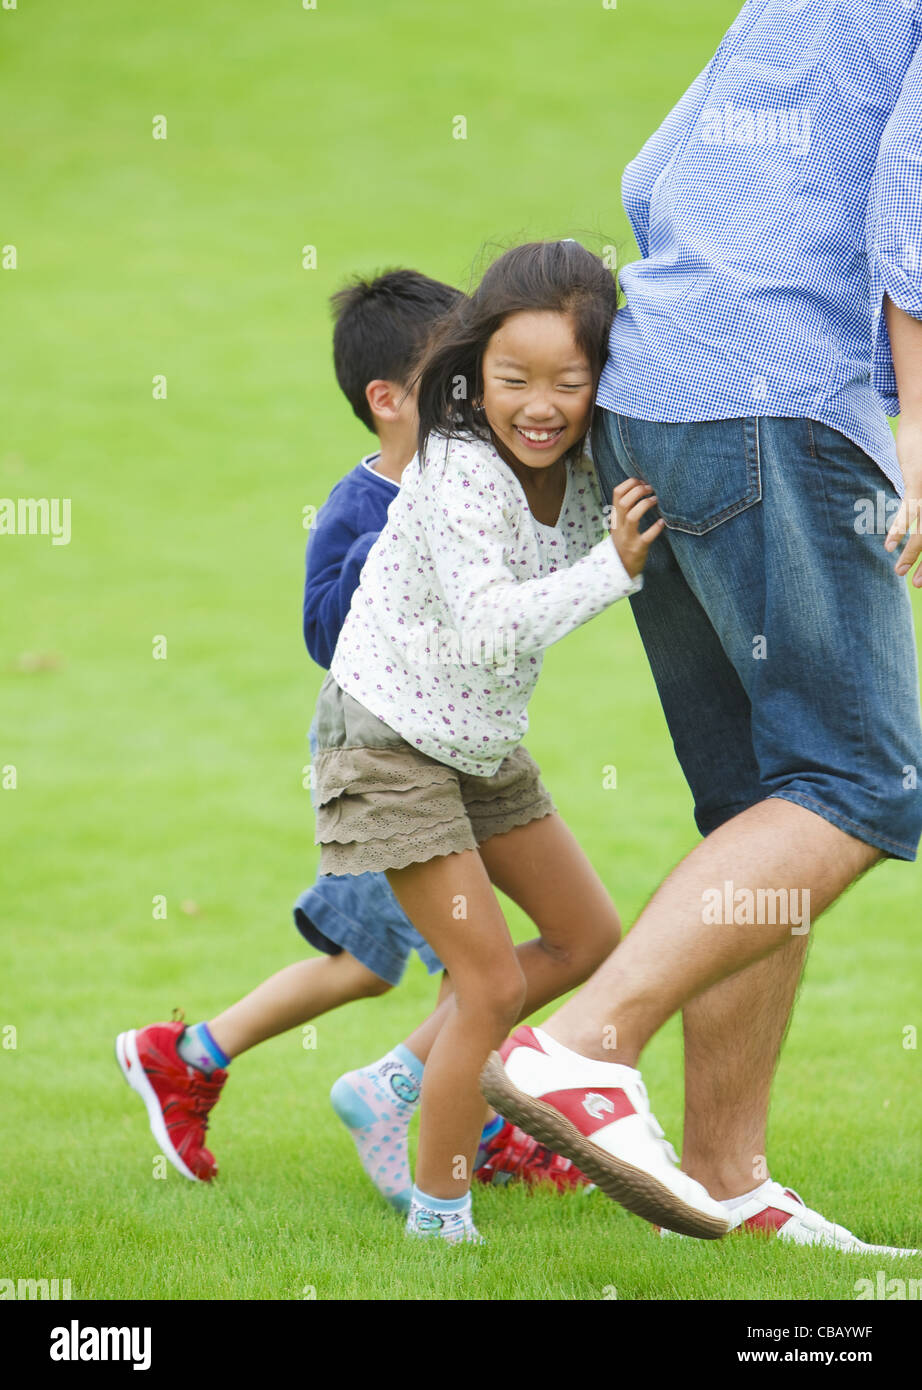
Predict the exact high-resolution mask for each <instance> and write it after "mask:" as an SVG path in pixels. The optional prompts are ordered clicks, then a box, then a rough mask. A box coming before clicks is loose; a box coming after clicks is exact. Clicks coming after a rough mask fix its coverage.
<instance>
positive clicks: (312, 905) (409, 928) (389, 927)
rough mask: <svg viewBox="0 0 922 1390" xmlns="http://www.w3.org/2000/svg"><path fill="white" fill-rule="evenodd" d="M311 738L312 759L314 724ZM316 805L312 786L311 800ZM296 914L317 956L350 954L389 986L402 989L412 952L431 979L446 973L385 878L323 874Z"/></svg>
mask: <svg viewBox="0 0 922 1390" xmlns="http://www.w3.org/2000/svg"><path fill="white" fill-rule="evenodd" d="M315 722H316V721H315ZM309 738H310V749H311V756H312V757H313V755H314V754H315V753H316V751H317V731H316V728H315V727H314V725H311V731H310V735H309ZM315 800H316V798H315V796H314V788H313V785H312V786H311V801H312V802H314V801H315ZM293 911H294V919H295V926H296V927H297V928H298V931H299V932H300V933H301V935H302V936H303V937H304V938H305V939H306V940H307V941H309V942H310V944H311V945H312V946H314V947H316V949H317V950H318V951H324V952H325V953H326V954H327V955H328V956H338V955H339V954H340V953H341V952H342V951H348V952H349V954H350V955H351V956H354V957H355V959H356V960H357V961H359V962H360V963H361V964H362V965H364V966H365V968H366V969H367V970H371V971H372V972H373V973H374V974H375V975H377V976H379V977H380V979H382V980H386V981H387V983H388V984H390V985H399V984H400V980H401V978H402V976H403V972H404V970H405V969H406V964H407V961H408V960H409V958H410V953H411V951H415V952H416V953H417V955H418V956H419V958H420V960H421V961H422V963H423V965H425V967H426V969H427V970H428V971H429V974H430V975H435V974H437V973H438V972H439V971H440V970H441V969H442V962H441V961H440V960H439V958H438V956H437V955H436V953H435V951H433V949H432V947H431V946H430V945H429V943H428V942H427V941H426V940H425V939H424V938H423V937H422V936H420V934H419V932H418V931H417V930H416V928H415V927H414V926H413V923H412V922H411V921H410V919H409V917H408V916H407V915H406V913H405V912H404V910H403V908H402V907H401V906H400V904H399V903H398V901H397V899H396V898H395V897H394V893H393V889H392V888H391V885H390V884H389V883H388V881H387V876H386V875H385V874H371V873H368V874H326V875H319V876H318V878H317V881H316V883H315V884H314V886H313V887H312V888H308V889H306V890H305V891H304V892H303V893H302V894H301V896H300V897H299V898H298V900H297V902H296V903H295V905H294V909H293Z"/></svg>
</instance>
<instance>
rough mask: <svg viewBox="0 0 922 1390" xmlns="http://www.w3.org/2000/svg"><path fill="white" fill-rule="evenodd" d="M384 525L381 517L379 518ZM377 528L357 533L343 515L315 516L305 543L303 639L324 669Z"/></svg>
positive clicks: (331, 657) (328, 666)
mask: <svg viewBox="0 0 922 1390" xmlns="http://www.w3.org/2000/svg"><path fill="white" fill-rule="evenodd" d="M382 525H383V519H382ZM379 534H380V532H379V531H364V532H362V533H361V534H359V535H358V536H357V535H356V534H355V528H354V525H352V526H350V524H349V522H348V520H347V518H346V517H344V516H342V515H340V516H337V517H335V518H330V520H329V522H328V523H327V524H326V525H322V524H321V520H320V517H318V519H317V529H316V530H315V532H314V534H313V536H311V539H310V541H309V542H308V546H307V557H306V561H305V569H306V574H305V579H304V641H305V642H306V644H307V650H308V651H309V652H310V654H311V656H312V657H313V659H314V660H315V661H316V662H317V664H318V666H324V667H326V669H327V670H329V668H330V663H331V661H332V660H333V652H334V651H335V649H336V643H337V640H338V638H339V633H340V629H341V628H342V625H343V623H344V622H345V621H346V614H347V613H348V612H349V605H350V604H351V602H352V595H353V594H354V593H355V590H356V589H357V588H358V583H359V579H360V577H361V573H362V566H363V565H364V563H365V559H366V557H367V555H368V552H369V550H370V549H371V547H372V546H373V545H374V543H375V541H376V540H377V539H378V536H379Z"/></svg>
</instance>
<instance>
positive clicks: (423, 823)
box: [313, 675, 557, 874]
mask: <svg viewBox="0 0 922 1390" xmlns="http://www.w3.org/2000/svg"><path fill="white" fill-rule="evenodd" d="M314 733H315V734H316V737H317V749H316V752H315V753H314V758H313V769H314V796H315V807H316V817H317V833H316V837H315V839H316V843H317V844H318V845H320V846H321V852H320V872H321V874H363V873H368V872H372V873H382V872H384V870H386V869H403V868H406V866H407V865H408V864H418V863H422V862H423V861H424V860H426V859H432V858H434V857H435V856H436V855H440V854H457V853H458V852H459V851H461V850H465V849H476V848H477V846H478V845H479V844H481V843H482V842H483V841H484V840H489V839H490V838H491V837H492V836H493V835H502V834H504V833H505V832H506V831H507V830H512V829H513V828H514V827H515V826H517V825H527V824H528V822H529V821H533V820H538V819H539V818H540V817H542V816H548V815H550V814H551V813H552V812H553V811H555V810H556V809H557V808H556V807H555V805H554V803H553V801H552V800H551V797H550V794H549V793H548V791H547V789H546V788H545V787H544V786H543V784H542V782H541V773H540V769H539V768H538V765H537V763H536V762H535V761H534V759H533V758H532V757H531V756H530V754H528V753H527V752H526V751H525V749H524V748H523V747H522V746H521V744H520V745H519V747H518V748H516V749H514V750H513V751H512V753H510V754H509V756H508V757H506V758H504V759H503V761H502V763H501V764H500V766H499V769H498V770H497V771H496V772H495V773H494V774H493V776H492V777H474V776H471V775H470V774H469V773H466V772H460V771H458V770H457V769H456V768H452V767H448V766H446V764H445V763H440V762H437V761H436V759H435V758H430V757H428V756H427V755H426V754H425V753H420V752H419V751H418V749H416V748H414V747H412V745H411V744H409V743H407V741H406V739H403V738H401V737H400V735H399V734H398V733H396V732H395V731H394V730H393V729H392V728H391V727H390V726H389V725H388V724H385V723H384V722H383V720H381V719H379V718H378V717H377V715H374V714H372V713H370V711H369V710H367V709H366V708H365V707H364V705H360V704H359V702H358V701H357V700H354V699H353V698H352V696H351V695H347V694H346V693H345V692H344V691H343V690H341V689H340V688H339V686H338V685H337V684H336V682H335V680H334V679H333V677H332V676H331V675H328V676H327V678H326V680H325V681H324V683H323V686H322V688H321V691H320V696H319V699H318V701H317V712H316V715H315V718H314Z"/></svg>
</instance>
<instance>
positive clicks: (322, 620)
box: [116, 270, 460, 1200]
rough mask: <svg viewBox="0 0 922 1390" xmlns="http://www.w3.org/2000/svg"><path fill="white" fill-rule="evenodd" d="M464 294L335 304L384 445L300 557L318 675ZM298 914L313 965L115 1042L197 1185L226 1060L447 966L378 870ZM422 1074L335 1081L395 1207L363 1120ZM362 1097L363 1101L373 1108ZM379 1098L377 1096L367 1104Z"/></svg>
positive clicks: (343, 349) (377, 292)
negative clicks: (412, 959)
mask: <svg viewBox="0 0 922 1390" xmlns="http://www.w3.org/2000/svg"><path fill="white" fill-rule="evenodd" d="M459 298H460V295H459V292H458V291H457V290H454V289H452V288H451V287H450V286H448V285H444V284H441V283H440V282H439V281H436V280H431V279H429V278H428V277H427V276H425V275H420V274H418V273H417V272H416V271H411V270H395V271H391V272H389V273H387V274H385V275H381V276H379V277H378V278H377V279H375V280H373V281H370V282H364V281H361V280H359V281H357V282H356V283H354V284H353V285H351V286H349V287H348V288H346V289H343V290H341V291H339V293H338V294H335V295H334V296H333V298H332V301H331V303H332V306H333V310H334V314H335V316H336V327H335V330H334V335H333V356H334V366H335V370H336V377H337V381H338V382H339V385H340V387H341V389H342V390H343V393H344V394H345V396H346V398H347V399H348V401H349V403H350V405H351V406H352V408H353V411H354V412H355V414H356V415H357V416H358V418H359V419H360V420H361V421H362V422H363V424H365V425H367V427H368V428H369V429H370V430H371V431H372V432H373V433H374V434H376V435H377V436H378V441H379V446H380V447H379V449H378V450H377V451H376V452H374V453H372V454H369V455H367V456H366V457H365V458H363V459H362V460H361V462H360V463H359V464H358V465H357V466H356V467H355V468H354V469H353V470H352V471H351V473H348V474H347V475H346V476H345V477H344V478H343V479H341V480H340V482H338V483H337V484H336V486H335V487H334V488H333V490H332V492H331V494H330V496H329V498H328V500H327V502H326V504H325V505H324V506H323V507H322V508H321V510H320V512H319V513H318V516H317V520H316V523H315V526H314V530H313V534H312V536H311V539H310V542H309V544H308V547H307V562H306V579H305V587H304V608H303V626H304V638H305V642H306V644H307V648H308V651H309V652H310V654H311V656H312V657H313V658H314V660H315V661H317V662H318V663H319V664H320V665H321V666H324V667H328V666H329V664H330V661H331V659H332V655H333V650H334V648H335V646H336V639H337V637H338V635H339V629H340V627H341V626H342V624H343V621H344V620H345V617H346V614H347V612H348V611H349V604H350V602H351V599H352V593H353V591H354V590H355V588H356V586H357V585H358V581H359V575H360V573H361V569H362V565H363V563H364V560H365V557H366V555H367V554H368V551H369V550H370V549H371V546H372V544H373V543H374V541H375V539H376V537H377V535H378V532H379V531H380V530H381V528H382V526H383V525H384V522H385V520H386V518H387V509H388V507H389V505H390V502H391V500H392V498H393V497H394V496H395V495H396V493H397V490H398V488H399V485H400V478H401V475H402V473H403V470H404V469H405V467H406V465H407V464H408V463H409V462H410V459H411V458H412V457H413V454H414V453H415V450H416V431H417V428H418V417H417V412H416V402H415V395H414V394H413V393H412V392H410V391H409V390H408V383H409V382H410V381H411V379H412V374H413V368H414V366H415V364H416V362H417V360H418V358H419V357H420V355H421V353H422V352H423V350H424V349H425V347H426V344H427V342H428V340H429V337H430V336H431V333H432V330H433V328H434V326H435V324H436V323H437V322H438V320H439V319H440V318H441V317H442V316H443V315H444V314H445V313H446V312H447V311H448V310H449V309H451V308H452V306H453V305H454V304H455V303H456V301H457V300H458V299H459ZM312 744H313V738H312ZM294 916H295V923H296V925H297V927H298V930H299V931H300V932H301V933H302V935H303V936H304V937H306V939H307V940H308V941H309V942H310V943H311V944H312V945H313V946H316V947H317V948H318V949H319V950H320V951H322V952H323V953H324V954H323V955H322V956H321V957H320V958H319V959H318V958H313V959H311V960H305V961H299V962H297V963H296V964H294V965H290V966H288V967H286V968H285V969H284V970H281V971H279V972H278V973H277V974H276V975H273V976H272V977H271V978H270V979H268V980H266V981H264V982H263V983H262V984H261V985H259V986H258V987H257V988H256V989H255V990H254V991H253V992H252V993H251V994H249V995H247V996H246V998H244V999H242V1000H240V1001H239V1002H238V1003H236V1004H234V1005H232V1006H231V1008H229V1009H227V1010H225V1011H224V1012H223V1013H222V1014H220V1015H219V1016H218V1017H217V1018H215V1019H212V1020H210V1021H208V1022H203V1023H199V1024H196V1025H194V1026H192V1027H185V1026H184V1024H183V1022H182V1021H181V1019H180V1020H174V1021H173V1022H172V1023H160V1024H152V1025H150V1026H148V1027H146V1028H142V1029H139V1030H137V1031H135V1030H131V1031H129V1032H126V1033H122V1034H121V1035H120V1036H119V1038H118V1041H117V1044H116V1055H117V1058H118V1061H119V1065H120V1066H121V1068H122V1072H123V1074H124V1076H125V1079H126V1080H127V1081H128V1083H129V1085H130V1086H131V1087H132V1088H133V1089H134V1090H136V1091H137V1092H138V1094H139V1095H140V1096H141V1097H142V1099H143V1100H144V1102H145V1105H146V1106H147V1110H148V1115H149V1118H150V1124H151V1130H152V1132H153V1134H154V1137H155V1138H156V1140H157V1142H158V1144H159V1145H160V1148H161V1149H162V1151H163V1153H164V1154H165V1155H166V1157H167V1158H168V1159H169V1160H170V1162H171V1163H172V1164H173V1166H174V1167H175V1168H177V1169H178V1171H179V1172H180V1173H182V1174H183V1175H184V1176H185V1177H187V1178H190V1179H192V1180H198V1181H203V1182H208V1181H210V1180H211V1179H212V1178H214V1177H215V1175H216V1173H217V1171H218V1170H217V1164H216V1162H215V1160H214V1157H213V1155H212V1154H211V1153H210V1151H209V1150H208V1149H207V1148H205V1146H204V1139H205V1130H206V1128H207V1123H208V1115H209V1113H210V1111H211V1109H212V1108H213V1106H214V1104H215V1102H216V1101H217V1100H218V1097H219V1095H220V1093H221V1090H222V1088H223V1086H224V1083H225V1081H226V1080H227V1070H226V1069H227V1067H228V1066H229V1064H230V1062H231V1060H232V1059H233V1058H235V1057H237V1056H239V1055H240V1053H242V1052H245V1051H247V1050H248V1049H249V1048H251V1047H253V1046H255V1045H256V1044H257V1043H259V1042H263V1041H265V1040H266V1039H268V1038H271V1037H275V1036H277V1035H278V1034H279V1033H282V1032H285V1031H287V1030H288V1029H290V1028H294V1027H296V1026H297V1025H298V1024H302V1023H306V1022H307V1021H308V1020H310V1019H312V1018H316V1017H317V1016H318V1014H321V1013H325V1012H327V1011H328V1010H330V1009H335V1008H338V1007H339V1006H340V1005H342V1004H346V1003H349V1002H350V1001H351V1000H354V999H364V998H368V997H370V996H373V995H379V994H385V993H387V992H388V991H389V990H390V989H391V988H392V987H393V986H394V985H396V984H398V983H399V981H400V977H401V975H402V973H403V970H404V967H405V965H406V962H407V958H408V957H409V954H410V951H411V950H414V949H415V950H417V951H418V953H419V955H420V957H421V958H422V960H423V961H424V963H425V964H426V966H427V968H428V970H429V972H430V974H431V973H434V972H436V971H439V970H441V963H440V961H439V960H438V959H437V958H436V956H435V955H434V953H433V952H432V951H431V950H430V948H429V947H428V946H427V945H426V943H425V941H423V939H422V937H420V936H419V935H418V933H417V932H416V931H415V930H414V928H413V927H412V925H411V924H410V922H409V921H408V920H407V918H406V917H405V915H404V914H403V912H402V911H401V910H400V908H399V907H398V905H397V902H396V899H395V898H394V897H393V894H392V893H391V890H390V888H389V886H388V883H387V880H386V878H385V877H384V875H383V874H366V875H363V876H362V877H361V878H355V877H345V876H344V877H343V878H329V877H327V878H323V879H318V881H317V882H316V883H315V884H314V886H313V887H312V888H310V889H308V890H307V891H306V892H305V893H303V894H302V895H301V897H300V898H299V899H298V901H297V903H296V905H295V909H294ZM371 923H373V924H374V930H373V931H371V930H369V925H368V924H371ZM421 1076H422V1063H421V1062H420V1061H419V1059H418V1058H416V1057H415V1056H414V1055H413V1054H412V1053H409V1052H408V1051H407V1050H406V1049H404V1048H400V1047H398V1048H397V1049H395V1051H394V1052H393V1053H389V1054H388V1056H387V1057H386V1058H382V1059H381V1062H380V1063H377V1064H374V1065H372V1066H371V1067H367V1068H364V1069H363V1071H362V1072H361V1073H351V1075H350V1079H351V1080H352V1086H350V1084H349V1079H346V1078H343V1080H342V1084H340V1083H338V1086H339V1094H340V1097H341V1102H340V1107H339V1108H340V1109H341V1108H343V1107H345V1108H347V1109H349V1112H350V1113H349V1116H348V1117H345V1118H346V1119H347V1123H349V1121H350V1120H352V1121H355V1123H352V1124H350V1129H351V1130H352V1132H353V1138H354V1139H355V1140H356V1144H357V1147H358V1148H359V1152H360V1156H361V1157H362V1160H363V1163H365V1164H366V1168H368V1167H369V1163H370V1164H371V1171H370V1176H372V1180H373V1181H375V1183H376V1185H377V1186H379V1189H380V1190H382V1191H383V1192H384V1195H385V1196H387V1197H388V1199H389V1200H395V1199H398V1200H399V1199H400V1197H401V1193H400V1192H399V1191H392V1190H391V1189H392V1184H390V1183H389V1181H388V1179H387V1177H386V1176H385V1175H384V1173H383V1172H382V1171H380V1170H382V1167H383V1168H384V1169H386V1167H387V1164H386V1161H385V1162H384V1164H383V1165H382V1162H381V1161H379V1159H377V1158H375V1157H373V1156H371V1155H367V1156H366V1154H365V1152H364V1150H365V1148H366V1147H367V1148H369V1149H371V1148H372V1147H374V1145H375V1144H376V1143H377V1134H376V1129H377V1126H376V1125H375V1123H374V1121H373V1120H371V1121H370V1120H369V1118H368V1117H369V1116H370V1115H371V1114H372V1112H374V1114H375V1115H376V1116H378V1115H381V1114H384V1115H386V1114H387V1111H388V1109H389V1108H390V1105H391V1101H392V1100H393V1101H394V1102H395V1103H396V1105H397V1107H398V1115H402V1114H404V1113H406V1115H407V1124H408V1123H409V1116H410V1115H411V1114H412V1111H413V1109H414V1108H415V1102H416V1099H417V1097H418V1093H419V1080H420V1078H421ZM359 1090H361V1091H362V1092H363V1094H364V1092H365V1091H366V1090H367V1091H368V1092H369V1094H368V1097H367V1099H363V1096H362V1095H360V1094H359ZM377 1090H381V1092H382V1094H381V1095H380V1096H378V1097H377V1100H375V1096H374V1095H373V1094H372V1092H375V1091H377ZM369 1102H371V1103H370V1104H369ZM369 1127H370V1128H371V1131H372V1132H371V1134H369V1135H367V1136H366V1135H365V1134H364V1131H365V1130H366V1129H368V1128H369ZM366 1138H367V1140H368V1142H367V1143H366V1142H365V1140H366Z"/></svg>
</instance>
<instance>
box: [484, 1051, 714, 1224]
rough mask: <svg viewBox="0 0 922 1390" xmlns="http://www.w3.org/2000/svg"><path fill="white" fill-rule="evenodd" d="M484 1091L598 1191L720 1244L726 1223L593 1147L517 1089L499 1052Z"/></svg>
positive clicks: (491, 1059) (493, 1058) (507, 1117)
mask: <svg viewBox="0 0 922 1390" xmlns="http://www.w3.org/2000/svg"><path fill="white" fill-rule="evenodd" d="M480 1087H481V1090H482V1091H483V1094H484V1095H485V1096H486V1098H487V1100H488V1101H489V1102H490V1104H491V1105H492V1106H493V1107H494V1108H495V1109H496V1110H498V1111H499V1113H500V1114H501V1115H502V1117H503V1119H505V1120H511V1121H512V1122H513V1124H517V1125H519V1126H520V1127H521V1128H522V1129H524V1130H525V1132H526V1133H527V1134H530V1135H531V1136H532V1138H533V1139H537V1140H539V1141H540V1142H541V1143H542V1144H546V1145H547V1147H548V1148H549V1149H551V1150H553V1152H554V1153H559V1154H562V1155H563V1156H564V1158H569V1159H572V1161H573V1162H574V1163H575V1164H576V1166H577V1168H579V1169H580V1170H581V1171H582V1172H583V1173H585V1174H586V1176H587V1178H590V1179H591V1180H592V1182H593V1183H595V1185H596V1187H599V1188H601V1190H602V1191H603V1192H604V1193H605V1195H606V1196H607V1197H611V1199H612V1201H615V1202H618V1203H619V1204H620V1205H621V1206H622V1207H624V1208H625V1210H626V1211H630V1212H633V1213H634V1215H635V1216H642V1217H643V1219H644V1220H645V1221H650V1222H652V1223H653V1224H654V1225H658V1226H667V1227H668V1228H669V1229H670V1230H672V1231H677V1232H678V1233H679V1234H680V1235H684V1236H697V1237H698V1239H699V1240H719V1239H720V1237H721V1236H725V1235H726V1234H727V1223H726V1221H725V1220H722V1219H721V1218H720V1217H717V1216H707V1215H706V1214H705V1213H704V1212H701V1211H698V1210H697V1209H696V1208H695V1207H691V1206H689V1205H688V1203H687V1202H683V1201H682V1199H681V1198H680V1197H677V1196H676V1194H675V1193H674V1192H670V1190H669V1188H668V1187H664V1186H663V1184H662V1183H661V1182H657V1180H656V1178H654V1177H653V1176H652V1175H651V1174H650V1173H646V1172H644V1170H643V1169H642V1168H635V1167H634V1166H633V1165H632V1164H630V1163H625V1162H624V1160H623V1159H620V1158H616V1157H615V1156H614V1154H608V1153H606V1152H605V1150H604V1149H600V1148H599V1146H598V1144H593V1143H592V1142H591V1141H590V1140H589V1139H587V1138H586V1137H585V1135H583V1134H580V1132H579V1130H578V1129H577V1128H576V1126H575V1125H574V1124H572V1123H571V1121H570V1120H568V1119H567V1118H566V1116H565V1115H561V1113H560V1111H559V1110H555V1109H554V1107H553V1106H551V1105H547V1104H545V1102H544V1101H541V1100H536V1099H535V1098H534V1097H533V1096H528V1095H526V1094H525V1093H524V1092H523V1091H520V1090H518V1089H517V1087H515V1086H513V1084H512V1082H511V1081H510V1080H509V1076H508V1074H507V1072H506V1068H505V1066H504V1065H503V1059H502V1058H501V1057H500V1055H499V1053H498V1052H491V1054H490V1056H489V1058H488V1059H487V1062H486V1065H485V1066H484V1068H483V1071H482V1072H481V1074H480Z"/></svg>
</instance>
